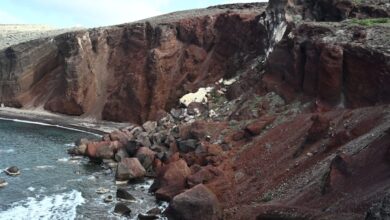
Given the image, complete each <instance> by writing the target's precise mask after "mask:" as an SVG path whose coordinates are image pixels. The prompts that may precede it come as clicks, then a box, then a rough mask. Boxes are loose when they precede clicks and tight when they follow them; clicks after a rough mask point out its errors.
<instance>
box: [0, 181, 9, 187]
mask: <svg viewBox="0 0 390 220" xmlns="http://www.w3.org/2000/svg"><path fill="white" fill-rule="evenodd" d="M7 185H8V183H7V182H6V181H5V180H3V179H0V188H3V187H5V186H7Z"/></svg>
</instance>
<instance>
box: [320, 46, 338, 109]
mask: <svg viewBox="0 0 390 220" xmlns="http://www.w3.org/2000/svg"><path fill="white" fill-rule="evenodd" d="M319 62H320V64H319V70H318V93H319V97H320V98H321V99H322V100H325V101H326V102H328V103H329V104H333V105H336V104H338V103H339V102H340V98H341V90H342V84H343V82H342V80H343V48H342V47H341V46H337V45H325V46H324V47H323V48H322V51H321V54H320V60H319Z"/></svg>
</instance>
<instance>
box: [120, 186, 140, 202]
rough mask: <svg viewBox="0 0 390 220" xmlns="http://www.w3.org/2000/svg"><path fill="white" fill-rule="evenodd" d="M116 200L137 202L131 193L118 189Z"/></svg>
mask: <svg viewBox="0 0 390 220" xmlns="http://www.w3.org/2000/svg"><path fill="white" fill-rule="evenodd" d="M116 198H117V199H121V200H126V201H136V198H134V196H132V195H131V194H130V193H129V192H127V190H126V189H124V188H118V189H117V191H116Z"/></svg>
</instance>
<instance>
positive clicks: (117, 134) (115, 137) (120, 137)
mask: <svg viewBox="0 0 390 220" xmlns="http://www.w3.org/2000/svg"><path fill="white" fill-rule="evenodd" d="M109 135H110V139H111V141H119V142H121V143H122V144H123V145H126V144H127V141H128V135H127V134H125V133H124V132H122V131H119V130H115V131H113V132H111V133H110V134H109Z"/></svg>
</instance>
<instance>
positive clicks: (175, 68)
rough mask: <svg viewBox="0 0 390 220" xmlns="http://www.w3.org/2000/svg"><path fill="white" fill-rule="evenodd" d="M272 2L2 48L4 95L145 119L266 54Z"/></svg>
mask: <svg viewBox="0 0 390 220" xmlns="http://www.w3.org/2000/svg"><path fill="white" fill-rule="evenodd" d="M265 7H266V5H265V4H252V5H242V6H241V7H232V8H229V7H222V8H210V9H203V10H194V11H187V12H179V13H173V14H168V15H165V16H161V17H156V18H153V19H149V20H144V21H140V22H135V23H130V24H123V25H118V26H112V27H105V28H96V29H91V30H87V31H77V32H70V33H66V34H62V35H59V36H57V37H55V38H52V39H40V40H36V41H31V42H26V43H23V44H19V45H16V46H12V47H10V48H8V49H6V50H4V51H3V52H2V53H1V54H0V69H1V74H0V76H1V93H0V101H1V102H2V103H5V105H9V106H15V107H25V108H31V107H38V106H44V108H45V109H46V110H49V111H52V112H58V113H63V114H68V115H85V116H92V117H96V118H101V119H105V120H113V121H130V122H135V123H141V122H143V121H145V120H147V119H154V118H155V115H156V113H157V111H158V110H168V109H170V108H171V107H173V106H175V105H176V104H178V103H177V99H178V98H179V97H180V96H182V95H184V94H185V93H187V92H188V91H192V90H194V89H196V88H198V87H200V86H204V85H206V84H208V83H212V82H214V81H217V80H218V79H220V78H222V77H231V76H234V75H236V72H237V71H238V70H239V69H240V68H241V67H243V66H245V65H247V63H248V62H249V61H251V60H252V59H253V58H255V57H257V56H259V55H261V54H264V51H265V47H266V45H264V42H266V41H265V40H264V39H265V38H266V30H265V28H264V27H263V26H262V25H261V24H260V23H259V22H258V20H259V15H260V14H261V13H263V12H264V10H265Z"/></svg>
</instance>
